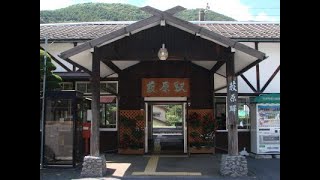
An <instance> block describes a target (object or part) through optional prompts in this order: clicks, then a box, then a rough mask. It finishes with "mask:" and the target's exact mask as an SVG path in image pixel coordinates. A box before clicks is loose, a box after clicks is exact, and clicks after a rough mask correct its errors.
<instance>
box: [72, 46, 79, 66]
mask: <svg viewBox="0 0 320 180" xmlns="http://www.w3.org/2000/svg"><path fill="white" fill-rule="evenodd" d="M77 45H78V42H73V47H76V46H77ZM76 70H77V68H76V66H75V65H72V71H73V72H76Z"/></svg>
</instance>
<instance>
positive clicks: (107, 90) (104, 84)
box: [76, 81, 118, 94]
mask: <svg viewBox="0 0 320 180" xmlns="http://www.w3.org/2000/svg"><path fill="white" fill-rule="evenodd" d="M76 89H77V90H78V91H80V92H83V93H86V94H90V93H92V88H91V85H90V82H89V81H88V82H76ZM112 92H115V93H118V82H117V81H114V82H108V81H101V82H100V93H101V94H112Z"/></svg>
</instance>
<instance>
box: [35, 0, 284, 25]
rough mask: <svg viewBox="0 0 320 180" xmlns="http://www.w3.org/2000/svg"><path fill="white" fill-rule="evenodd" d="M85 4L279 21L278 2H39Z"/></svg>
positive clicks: (45, 3) (45, 2) (43, 3)
mask: <svg viewBox="0 0 320 180" xmlns="http://www.w3.org/2000/svg"><path fill="white" fill-rule="evenodd" d="M86 2H104V3H124V4H132V5H135V6H138V7H143V6H146V5H149V6H152V7H154V8H157V9H160V10H166V9H169V8H171V7H174V6H177V5H180V6H183V7H185V8H187V9H194V8H205V7H206V4H207V3H208V4H209V7H210V10H212V11H215V12H218V13H221V14H224V15H227V16H230V17H232V18H234V19H236V20H238V21H280V0H40V10H53V9H59V8H64V7H67V6H70V5H72V4H78V3H86Z"/></svg>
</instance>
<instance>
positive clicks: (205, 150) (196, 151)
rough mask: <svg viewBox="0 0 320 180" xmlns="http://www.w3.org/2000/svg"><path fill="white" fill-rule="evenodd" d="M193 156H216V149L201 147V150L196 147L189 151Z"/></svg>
mask: <svg viewBox="0 0 320 180" xmlns="http://www.w3.org/2000/svg"><path fill="white" fill-rule="evenodd" d="M189 151H190V153H191V154H214V153H215V151H214V147H210V148H207V147H201V148H196V147H190V149H189Z"/></svg>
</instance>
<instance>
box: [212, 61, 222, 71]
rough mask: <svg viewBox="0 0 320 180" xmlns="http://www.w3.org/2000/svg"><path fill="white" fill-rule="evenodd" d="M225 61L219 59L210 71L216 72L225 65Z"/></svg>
mask: <svg viewBox="0 0 320 180" xmlns="http://www.w3.org/2000/svg"><path fill="white" fill-rule="evenodd" d="M224 63H225V62H224V61H218V62H217V63H216V64H215V65H214V66H213V67H212V68H211V69H210V72H211V74H214V73H215V72H216V71H218V70H219V69H220V68H221V67H222V66H223V65H224Z"/></svg>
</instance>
